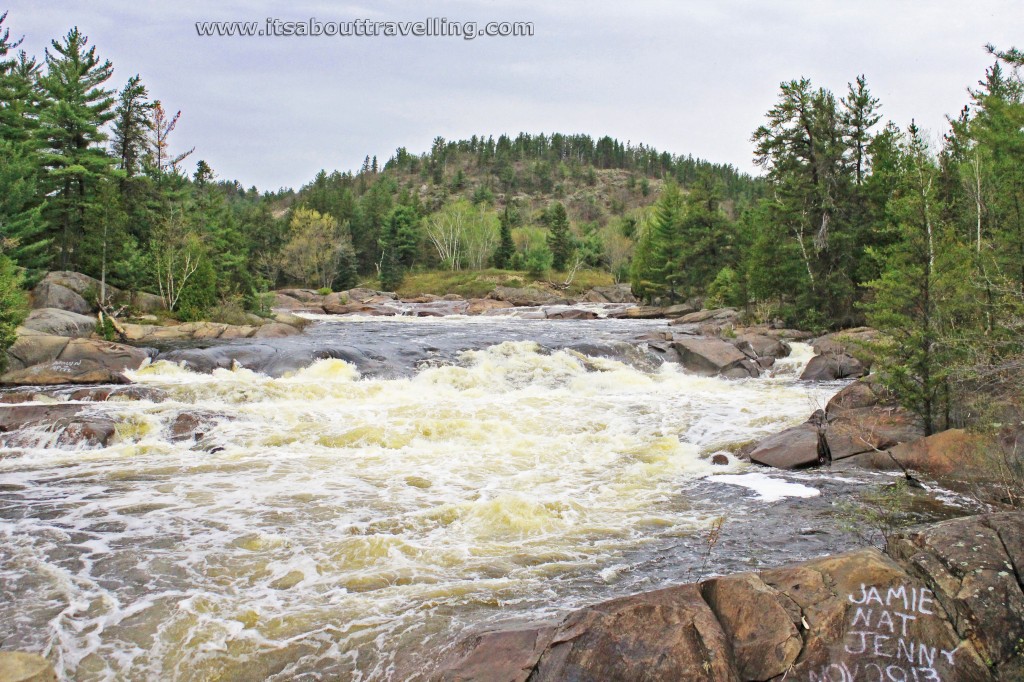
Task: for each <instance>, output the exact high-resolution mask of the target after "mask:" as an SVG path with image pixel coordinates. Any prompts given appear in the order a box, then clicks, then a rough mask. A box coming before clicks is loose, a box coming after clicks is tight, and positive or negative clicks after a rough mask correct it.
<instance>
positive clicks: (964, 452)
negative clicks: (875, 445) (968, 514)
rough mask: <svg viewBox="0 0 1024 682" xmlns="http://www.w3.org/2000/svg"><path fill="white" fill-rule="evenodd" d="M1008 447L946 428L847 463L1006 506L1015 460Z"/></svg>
mask: <svg viewBox="0 0 1024 682" xmlns="http://www.w3.org/2000/svg"><path fill="white" fill-rule="evenodd" d="M1016 457H1017V455H1016V453H1015V452H1014V448H1013V447H1012V445H1011V446H1010V447H1006V444H1004V443H1001V442H1000V441H999V439H997V438H993V437H991V436H989V435H986V434H980V433H972V432H970V431H965V430H963V429H949V430H948V431H942V432H940V433H935V434H932V435H931V436H928V437H926V438H918V439H917V440H910V441H906V442H902V443H898V444H896V445H893V446H892V447H890V448H888V450H886V451H885V452H877V451H874V450H872V451H870V452H865V453H862V454H859V455H856V456H854V457H853V458H851V459H850V463H852V464H855V465H856V466H859V467H863V468H866V469H874V470H882V471H911V472H914V473H917V474H923V475H925V476H927V477H928V478H930V479H933V480H935V481H938V482H939V483H940V484H941V485H942V486H943V487H944V488H949V489H952V490H957V491H960V492H964V493H969V494H970V495H972V496H974V497H980V498H983V499H984V500H986V501H993V502H996V503H1000V502H1002V503H1008V502H1011V500H1009V499H1006V480H1005V476H1006V475H1007V472H1008V471H1010V469H1011V467H1012V464H1009V465H1008V463H1012V462H1014V461H1016Z"/></svg>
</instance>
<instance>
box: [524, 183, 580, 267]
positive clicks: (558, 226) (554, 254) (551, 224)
mask: <svg viewBox="0 0 1024 682" xmlns="http://www.w3.org/2000/svg"><path fill="white" fill-rule="evenodd" d="M545 222H546V223H547V226H548V238H547V242H548V250H549V251H550V252H551V266H552V267H554V268H555V270H565V267H566V265H568V263H569V259H570V258H572V255H573V253H574V252H575V250H576V244H575V241H574V239H573V235H572V231H571V230H570V229H569V216H568V215H567V214H566V212H565V205H564V204H562V203H561V202H558V201H556V202H555V203H553V204H552V205H551V206H549V207H548V210H547V212H546V213H545ZM527 269H529V270H531V272H532V271H533V267H532V266H531V265H530V258H529V256H527Z"/></svg>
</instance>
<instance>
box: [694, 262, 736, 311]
mask: <svg viewBox="0 0 1024 682" xmlns="http://www.w3.org/2000/svg"><path fill="white" fill-rule="evenodd" d="M745 298H746V297H745V296H744V294H743V281H742V280H741V279H740V276H739V275H738V274H737V273H736V271H735V270H733V269H732V268H730V267H729V266H726V267H724V268H722V269H721V270H719V271H718V274H717V275H715V279H714V281H713V282H711V285H710V286H708V296H707V299H706V300H705V301H704V307H705V308H721V307H724V306H729V307H733V308H739V307H742V306H743V305H744V304H746V300H745Z"/></svg>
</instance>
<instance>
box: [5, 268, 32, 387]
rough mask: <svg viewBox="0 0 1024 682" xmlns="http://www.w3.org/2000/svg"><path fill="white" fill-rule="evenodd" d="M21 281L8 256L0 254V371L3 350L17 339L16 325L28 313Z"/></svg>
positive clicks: (19, 274)
mask: <svg viewBox="0 0 1024 682" xmlns="http://www.w3.org/2000/svg"><path fill="white" fill-rule="evenodd" d="M21 283H22V282H21V273H19V272H18V269H17V267H16V266H15V265H14V263H13V262H12V261H11V259H10V258H8V257H7V256H5V255H3V254H0V372H2V371H4V370H5V369H6V368H7V355H6V353H5V351H6V350H7V349H8V348H10V347H11V344H13V343H14V342H15V341H16V340H17V338H18V334H17V331H16V330H17V328H18V325H20V324H21V323H22V321H24V319H25V316H26V315H27V314H28V303H27V300H26V297H25V293H24V292H23V291H22V290H21Z"/></svg>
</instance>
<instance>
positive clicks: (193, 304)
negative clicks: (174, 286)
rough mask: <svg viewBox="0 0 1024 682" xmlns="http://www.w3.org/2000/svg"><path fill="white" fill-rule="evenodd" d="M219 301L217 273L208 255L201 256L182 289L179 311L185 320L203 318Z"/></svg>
mask: <svg viewBox="0 0 1024 682" xmlns="http://www.w3.org/2000/svg"><path fill="white" fill-rule="evenodd" d="M216 303H217V273H216V272H215V271H214V269H213V263H211V262H210V259H209V258H207V257H201V258H200V260H199V266H198V268H197V269H196V271H195V273H194V274H193V275H192V276H191V277H190V278H189V279H188V281H187V282H186V283H185V285H184V286H183V287H182V290H181V298H180V299H179V301H178V313H179V316H180V317H181V319H183V320H202V319H204V318H205V317H206V315H207V313H209V311H210V309H211V308H212V307H213V306H214V305H216Z"/></svg>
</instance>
